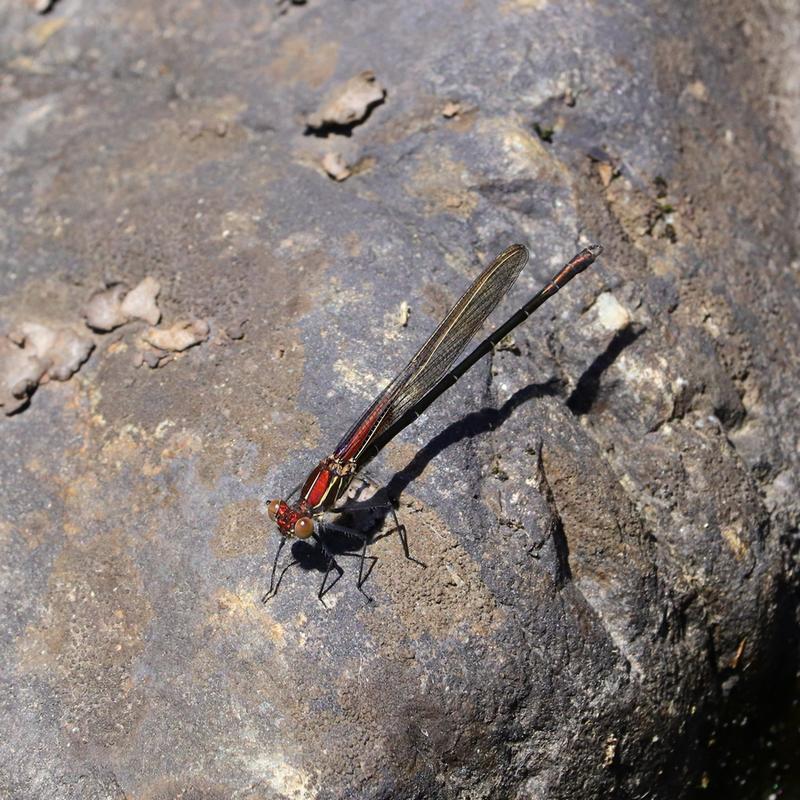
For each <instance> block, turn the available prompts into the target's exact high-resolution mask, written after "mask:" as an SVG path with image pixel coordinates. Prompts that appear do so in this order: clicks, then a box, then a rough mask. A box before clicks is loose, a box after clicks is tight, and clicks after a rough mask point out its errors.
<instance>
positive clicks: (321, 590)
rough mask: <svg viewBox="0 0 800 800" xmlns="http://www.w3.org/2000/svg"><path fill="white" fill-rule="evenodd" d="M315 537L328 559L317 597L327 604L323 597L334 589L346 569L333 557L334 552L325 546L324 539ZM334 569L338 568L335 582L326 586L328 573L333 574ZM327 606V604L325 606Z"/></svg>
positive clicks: (323, 603)
mask: <svg viewBox="0 0 800 800" xmlns="http://www.w3.org/2000/svg"><path fill="white" fill-rule="evenodd" d="M315 538H316V540H317V542H318V543H319V546H320V548H321V549H322V553H323V555H324V556H325V558H326V559H327V562H326V565H325V566H326V569H325V575H324V576H323V578H322V585H321V586H320V587H319V592H318V593H317V599H318V600H319V601H320V603H322V605H325V601H324V600H323V599H322V598H323V597H324V596H325V595H326V594H327V593H328V592H329V591H330V590H331V589H333V587H334V586H336V584H337V583H338V582H339V581H340V580H341V577H342V575H344V570H343V569H342V568H341V567H340V566H339V565H338V564H337V563H336V559H335V558H334V557H333V553H331V551H330V550H328V548H327V547H325V545H324V544H323V542H322V539H320V538H319V537H318V536H317V537H315ZM332 570H336V572H337V575H336V577H335V578H334V579H333V582H332V583H331V585H330V586H328V587H327V588H326V586H325V584H326V583H327V582H328V575H330V574H331V571H332ZM325 607H326V608H327V606H325Z"/></svg>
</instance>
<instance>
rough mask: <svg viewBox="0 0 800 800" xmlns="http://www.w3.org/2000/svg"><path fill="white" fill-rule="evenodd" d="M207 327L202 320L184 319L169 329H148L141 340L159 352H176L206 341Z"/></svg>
mask: <svg viewBox="0 0 800 800" xmlns="http://www.w3.org/2000/svg"><path fill="white" fill-rule="evenodd" d="M208 333H209V326H208V323H207V322H206V321H205V320H202V319H184V320H179V321H178V322H175V323H174V324H173V325H171V326H170V327H169V328H150V330H148V331H146V332H145V333H144V334H143V336H142V338H143V339H144V341H146V342H147V343H148V344H151V345H153V347H157V348H158V349H159V350H167V351H171V352H177V351H180V350H186V349H188V348H189V347H194V346H195V345H196V344H200V342H204V341H205V340H206V339H208Z"/></svg>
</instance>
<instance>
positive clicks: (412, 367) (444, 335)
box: [334, 244, 528, 461]
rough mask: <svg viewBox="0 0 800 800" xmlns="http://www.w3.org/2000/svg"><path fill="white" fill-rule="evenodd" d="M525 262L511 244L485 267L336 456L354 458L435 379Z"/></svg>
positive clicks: (524, 251)
mask: <svg viewBox="0 0 800 800" xmlns="http://www.w3.org/2000/svg"><path fill="white" fill-rule="evenodd" d="M527 261H528V250H527V248H526V247H525V246H524V245H521V244H515V245H512V246H511V247H509V248H508V249H507V250H504V251H503V252H502V253H500V255H499V256H497V258H495V260H494V261H492V263H491V264H489V266H488V267H486V269H485V270H484V271H483V272H482V273H481V274H480V275H479V276H478V277H477V278H476V279H475V281H474V282H473V284H472V285H471V286H470V287H469V289H467V291H466V292H465V293H464V295H463V296H462V297H461V299H460V300H459V301H458V302H457V303H456V304H455V305H454V306H453V308H452V309H451V310H450V312H449V313H448V314H447V316H446V317H445V318H444V319H443V320H442V322H441V323H439V326H438V327H437V328H436V330H435V331H434V332H433V333H432V334H431V336H430V338H429V339H428V341H427V342H425V344H423V345H422V347H421V348H420V349H419V350H418V351H417V353H416V354H415V355H414V357H413V358H412V359H411V361H409V362H408V364H407V365H406V367H405V368H404V369H403V370H402V371H401V372H400V374H399V375H398V376H397V377H396V378H395V379H394V380H393V381H392V382H391V383H390V384H389V385H388V386H387V387H386V389H384V390H383V391H382V392H381V393H380V395H378V397H377V398H376V399H375V401H374V402H373V403H372V405H371V406H370V407H369V408H368V409H367V410H366V411H365V412H364V413H363V414H362V415H361V417H359V419H358V420H357V422H356V423H355V424H354V425H353V427H352V428H350V430H349V431H348V432H347V434H346V435H345V437H344V438H343V439H342V441H341V442H339V444H338V446H337V448H336V450H335V451H334V455H335V456H336V457H337V458H340V459H342V460H343V461H349V460H351V459H356V460H357V459H358V456H359V454H360V453H361V452H363V450H364V448H365V447H367V446H368V445H369V443H370V442H371V441H372V440H373V439H375V438H376V437H377V436H380V434H381V433H382V432H383V431H385V430H386V429H387V428H388V427H389V426H391V425H392V424H393V423H394V422H396V421H397V420H398V419H400V417H402V416H403V414H404V413H405V412H406V411H408V409H409V408H411V406H413V405H414V403H415V402H416V401H417V400H418V399H419V398H421V397H423V396H424V395H425V393H426V392H427V391H428V390H429V389H430V388H431V387H433V386H434V384H436V382H437V381H438V380H439V379H440V378H441V377H442V376H443V375H444V374H445V373H446V372H447V370H448V369H449V368H450V367H451V366H452V364H453V362H454V361H455V360H456V358H457V357H458V355H459V354H460V353H461V352H462V351H463V349H464V348H465V347H466V345H467V343H468V342H469V341H470V339H472V337H473V336H474V335H475V332H476V331H477V330H478V328H480V326H481V325H482V324H483V322H484V320H485V319H486V317H488V316H489V314H491V313H492V311H493V310H494V308H495V307H496V306H497V304H498V303H499V302H500V299H501V298H502V297H503V295H504V294H505V293H506V292H507V291H508V290H509V289H510V288H511V286H512V285H513V284H514V281H516V279H517V277H518V276H519V273H520V272H521V271H522V268H523V267H524V266H525V264H526V263H527Z"/></svg>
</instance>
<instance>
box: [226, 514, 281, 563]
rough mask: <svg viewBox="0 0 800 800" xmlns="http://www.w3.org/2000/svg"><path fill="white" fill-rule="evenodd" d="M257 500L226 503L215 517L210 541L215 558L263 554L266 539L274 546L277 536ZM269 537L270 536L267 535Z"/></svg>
mask: <svg viewBox="0 0 800 800" xmlns="http://www.w3.org/2000/svg"><path fill="white" fill-rule="evenodd" d="M269 523H270V519H269V518H268V517H267V515H266V514H265V513H264V511H263V505H262V503H260V502H259V501H258V500H239V501H237V502H235V503H229V504H228V505H227V506H225V508H223V509H222V512H221V513H220V515H219V521H218V523H217V529H216V531H214V536H213V537H212V539H211V551H212V552H213V553H214V555H215V556H216V557H217V558H236V557H237V556H242V555H256V554H259V553H264V552H265V549H266V547H267V542H268V540H269V539H274V541H273V542H271V544H277V538H278V537H277V533H276V532H275V531H274V530H271V528H274V525H270V524H269ZM270 534H272V535H271V536H270Z"/></svg>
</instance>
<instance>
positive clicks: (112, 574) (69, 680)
mask: <svg viewBox="0 0 800 800" xmlns="http://www.w3.org/2000/svg"><path fill="white" fill-rule="evenodd" d="M42 600H43V603H42V605H43V608H44V611H43V613H42V615H41V618H40V619H39V621H38V622H35V623H32V624H31V625H29V626H28V628H27V629H26V630H25V632H24V633H23V634H22V635H21V636H20V637H19V638H18V640H17V642H16V655H17V665H18V669H19V670H20V671H22V672H28V673H33V674H35V675H37V676H39V677H40V678H41V679H43V680H45V681H47V682H48V683H49V684H50V685H51V686H52V688H53V690H54V691H55V693H56V695H57V696H58V698H59V700H60V710H59V713H60V717H61V719H60V725H61V729H62V731H63V734H64V736H65V737H66V738H67V739H68V740H69V741H70V742H71V743H72V744H73V745H75V746H78V747H80V746H95V747H103V748H106V747H114V746H118V745H120V744H122V743H124V742H126V741H128V740H129V738H130V737H131V735H132V734H133V733H134V732H135V729H136V727H137V725H138V723H139V721H140V719H141V717H142V714H143V712H144V698H143V694H142V692H141V691H140V690H139V689H138V687H137V686H136V684H135V682H134V680H133V678H132V676H131V668H132V664H133V661H134V659H135V658H136V657H137V656H138V655H139V653H140V652H141V651H142V648H143V642H142V635H143V633H144V630H145V628H146V626H147V624H148V622H149V620H150V617H151V609H150V605H149V603H148V601H147V599H146V597H145V595H144V590H143V585H142V580H141V577H140V575H139V571H138V569H137V567H136V564H135V563H134V561H133V559H132V558H131V557H130V555H129V554H128V552H127V549H126V540H125V538H124V536H123V535H121V534H120V533H118V532H111V533H108V534H103V535H101V536H98V537H96V538H95V539H93V540H92V541H91V542H89V543H88V544H86V545H74V544H70V543H68V544H67V545H66V546H65V548H64V549H63V550H62V552H61V554H60V555H59V556H58V558H57V559H56V561H55V564H54V566H53V569H52V572H51V573H50V576H49V579H48V588H47V593H46V594H45V596H44V597H43V598H42Z"/></svg>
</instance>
